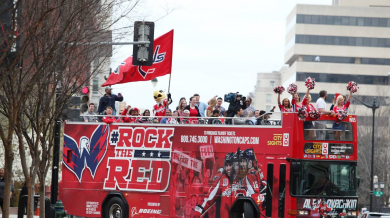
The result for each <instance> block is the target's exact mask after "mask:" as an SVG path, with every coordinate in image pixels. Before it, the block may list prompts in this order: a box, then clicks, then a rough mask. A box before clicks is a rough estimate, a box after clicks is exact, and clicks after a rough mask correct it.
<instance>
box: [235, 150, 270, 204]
mask: <svg viewBox="0 0 390 218" xmlns="http://www.w3.org/2000/svg"><path fill="white" fill-rule="evenodd" d="M240 159H241V160H240V166H241V167H242V168H243V169H244V170H243V171H244V172H247V173H246V177H245V179H244V181H243V182H244V185H243V186H244V187H245V188H246V191H247V193H246V196H247V197H251V196H252V195H253V194H259V195H258V196H256V197H258V198H259V201H260V202H263V201H264V195H265V194H266V193H265V190H266V188H267V183H266V181H263V180H262V178H261V175H262V172H261V169H259V166H258V163H257V160H256V157H255V153H254V152H253V149H252V148H248V149H245V150H244V151H243V152H242V157H241V158H240Z"/></svg>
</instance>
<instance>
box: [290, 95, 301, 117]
mask: <svg viewBox="0 0 390 218" xmlns="http://www.w3.org/2000/svg"><path fill="white" fill-rule="evenodd" d="M302 105H303V102H302V103H301V96H299V94H298V93H294V95H293V98H292V100H291V106H292V108H293V111H294V112H298V109H299V108H301V107H302Z"/></svg>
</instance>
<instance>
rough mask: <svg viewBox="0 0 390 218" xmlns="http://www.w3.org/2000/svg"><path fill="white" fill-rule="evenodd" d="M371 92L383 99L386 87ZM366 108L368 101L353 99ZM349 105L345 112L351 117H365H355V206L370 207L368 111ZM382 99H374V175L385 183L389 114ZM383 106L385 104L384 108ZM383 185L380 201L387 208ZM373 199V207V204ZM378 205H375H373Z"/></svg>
mask: <svg viewBox="0 0 390 218" xmlns="http://www.w3.org/2000/svg"><path fill="white" fill-rule="evenodd" d="M373 92H374V93H375V94H376V95H377V96H386V94H385V93H388V89H387V88H383V87H380V86H378V88H376V89H375V90H373ZM355 97H356V98H358V99H360V101H363V102H365V103H367V104H369V105H371V104H372V99H370V101H367V100H366V99H363V98H361V97H360V96H359V95H356V96H355ZM352 103H353V104H352V105H351V107H350V109H349V113H351V114H366V116H363V115H362V116H358V172H359V177H360V179H361V180H362V182H363V184H362V185H360V187H359V203H360V204H364V205H366V206H368V205H369V204H370V192H371V188H372V187H370V183H371V153H372V152H371V149H372V130H373V129H372V125H373V124H372V120H373V119H372V118H373V117H372V110H371V109H369V108H366V107H364V106H362V105H361V104H360V102H359V101H357V100H352ZM387 103H388V99H386V97H377V98H376V104H379V105H380V107H379V109H377V110H376V112H375V132H374V140H375V147H374V149H375V151H374V152H375V153H374V157H375V158H374V175H377V176H378V180H379V181H382V182H385V184H388V182H389V173H390V168H389V165H388V161H389V158H390V156H389V154H390V126H389V114H390V107H389V105H388V104H387ZM386 104H387V105H386ZM389 188H390V187H389V186H388V185H386V186H385V189H384V191H383V196H382V197H381V201H382V202H383V205H389V202H388V200H389V197H390V195H389V191H388V190H390V189H389ZM375 201H376V198H374V202H373V204H374V205H375ZM377 206H379V205H377Z"/></svg>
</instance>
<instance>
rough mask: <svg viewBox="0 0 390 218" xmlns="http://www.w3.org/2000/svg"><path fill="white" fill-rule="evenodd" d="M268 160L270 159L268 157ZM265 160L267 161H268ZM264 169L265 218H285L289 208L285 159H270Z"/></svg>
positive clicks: (287, 172)
mask: <svg viewBox="0 0 390 218" xmlns="http://www.w3.org/2000/svg"><path fill="white" fill-rule="evenodd" d="M268 158H270V157H268ZM268 158H267V159H268ZM265 168H266V181H267V194H266V199H265V207H266V210H265V213H266V214H263V215H265V216H266V217H285V214H286V213H287V211H286V210H285V208H287V207H288V208H290V206H291V205H290V202H289V200H288V199H287V200H286V196H287V197H288V193H289V191H288V188H289V181H288V176H287V175H289V167H288V164H287V161H286V159H284V158H283V159H278V158H275V159H271V160H270V161H269V162H268V163H267V166H266V167H265Z"/></svg>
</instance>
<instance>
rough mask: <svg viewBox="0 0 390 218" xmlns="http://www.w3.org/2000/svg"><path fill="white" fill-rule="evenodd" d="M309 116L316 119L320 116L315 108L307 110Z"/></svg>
mask: <svg viewBox="0 0 390 218" xmlns="http://www.w3.org/2000/svg"><path fill="white" fill-rule="evenodd" d="M309 116H310V117H311V118H313V119H316V120H318V119H320V117H321V113H320V112H319V111H317V110H311V111H309Z"/></svg>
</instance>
